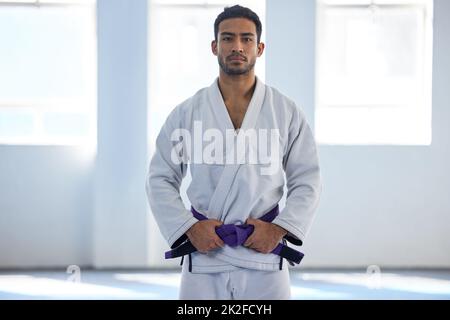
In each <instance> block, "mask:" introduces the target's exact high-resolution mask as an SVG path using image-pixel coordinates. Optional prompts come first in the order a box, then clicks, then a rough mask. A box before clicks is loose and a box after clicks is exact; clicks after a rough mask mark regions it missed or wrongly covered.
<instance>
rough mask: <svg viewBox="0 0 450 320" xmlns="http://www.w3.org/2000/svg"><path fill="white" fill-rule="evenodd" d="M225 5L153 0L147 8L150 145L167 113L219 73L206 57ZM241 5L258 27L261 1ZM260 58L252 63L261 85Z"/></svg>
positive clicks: (211, 58) (195, 0) (262, 13)
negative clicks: (216, 21) (253, 17)
mask: <svg viewBox="0 0 450 320" xmlns="http://www.w3.org/2000/svg"><path fill="white" fill-rule="evenodd" d="M234 4H236V3H235V2H234V1H230V0H222V1H220V0H219V1H217V0H209V1H200V0H153V1H152V2H151V6H150V19H149V24H150V32H149V35H150V40H149V43H150V48H151V49H150V63H149V73H148V74H149V85H150V89H149V92H150V96H149V103H150V107H149V128H150V130H149V135H150V142H151V143H154V141H155V140H156V136H157V134H158V133H159V130H160V128H161V126H162V124H163V123H164V121H165V119H166V118H167V116H168V114H169V113H170V111H172V110H173V108H175V106H177V105H178V104H180V103H181V102H182V101H184V100H185V99H187V98H189V97H190V96H192V95H194V94H195V93H196V92H197V91H198V90H199V89H201V88H203V87H206V86H209V85H210V84H211V83H212V82H213V81H214V79H215V78H216V77H217V76H218V74H219V65H218V63H217V58H216V57H215V56H214V55H213V54H212V53H211V41H212V40H214V21H215V19H216V17H217V15H218V14H219V13H220V12H222V11H223V8H224V7H226V6H232V5H234ZM240 5H242V6H246V7H248V8H250V9H252V10H253V11H255V12H256V13H257V14H258V16H259V18H260V19H261V23H262V24H263V34H262V36H261V41H264V30H265V28H264V27H265V24H264V18H265V1H259V0H246V1H241V2H240ZM264 61H265V60H264V54H263V56H262V57H261V58H259V59H258V60H257V63H256V67H255V68H256V69H255V70H256V74H257V75H258V77H259V78H261V79H262V80H264V71H265V68H264V65H265V62H264Z"/></svg>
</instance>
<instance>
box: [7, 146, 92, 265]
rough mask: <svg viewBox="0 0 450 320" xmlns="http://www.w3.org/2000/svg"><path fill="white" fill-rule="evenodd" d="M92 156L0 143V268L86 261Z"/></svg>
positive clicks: (66, 149) (88, 255)
mask: <svg viewBox="0 0 450 320" xmlns="http://www.w3.org/2000/svg"><path fill="white" fill-rule="evenodd" d="M93 165H94V156H93V154H91V153H85V152H84V151H83V150H79V149H77V148H74V147H49V146H34V147H33V146H0V268H13V267H55V266H68V265H70V264H78V265H88V264H90V263H91V250H90V247H91V237H92V195H93V194H92V173H93Z"/></svg>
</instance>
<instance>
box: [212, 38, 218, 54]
mask: <svg viewBox="0 0 450 320" xmlns="http://www.w3.org/2000/svg"><path fill="white" fill-rule="evenodd" d="M211 51H212V53H213V54H214V55H215V56H217V41H216V40H213V41H211Z"/></svg>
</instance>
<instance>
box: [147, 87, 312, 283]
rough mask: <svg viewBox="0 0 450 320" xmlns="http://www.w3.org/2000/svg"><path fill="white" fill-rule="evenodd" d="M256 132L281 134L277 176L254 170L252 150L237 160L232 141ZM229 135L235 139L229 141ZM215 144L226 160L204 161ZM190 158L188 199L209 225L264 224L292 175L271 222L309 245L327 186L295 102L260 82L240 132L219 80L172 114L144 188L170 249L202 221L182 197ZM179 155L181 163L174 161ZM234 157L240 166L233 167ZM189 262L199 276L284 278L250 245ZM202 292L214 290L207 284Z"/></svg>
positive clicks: (271, 258)
mask: <svg viewBox="0 0 450 320" xmlns="http://www.w3.org/2000/svg"><path fill="white" fill-rule="evenodd" d="M199 124H200V126H199ZM177 129H178V133H177ZM180 129H182V130H184V131H187V132H189V133H191V134H192V137H193V142H192V143H186V139H185V140H184V141H183V140H182V139H180V138H179V136H180V134H179V133H180V132H181V131H180ZM251 129H253V130H256V131H258V132H266V131H267V132H269V131H270V132H278V136H276V139H275V140H276V141H277V142H278V144H279V148H280V150H279V152H278V154H277V156H276V158H275V160H276V161H274V159H273V158H272V159H271V160H270V161H271V163H272V162H275V163H278V166H279V168H278V170H276V172H275V173H273V172H271V173H270V174H262V170H263V169H264V168H266V169H267V168H268V167H269V165H268V164H267V163H264V164H262V163H256V164H255V163H250V160H248V159H250V156H249V154H250V153H251V151H252V147H251V146H250V147H248V148H247V149H245V152H244V153H243V154H237V155H236V154H234V155H233V151H232V150H233V149H232V147H230V145H232V143H230V141H232V142H233V141H234V143H235V142H236V139H238V138H239V137H240V138H242V135H245V132H247V131H250V130H251ZM208 130H209V135H206V134H205V135H206V136H207V137H209V140H208V139H205V135H204V136H203V139H204V140H206V142H205V141H202V140H201V139H202V135H199V134H198V133H199V132H200V133H206V132H207V131H208ZM211 130H212V132H213V133H221V134H222V136H223V137H227V139H226V141H220V140H221V139H219V138H217V136H215V135H214V137H215V139H212V138H211V136H212V135H211ZM214 130H215V131H214ZM230 131H231V132H232V133H234V134H232V135H231V139H228V138H229V137H230V134H229V133H230ZM174 133H175V134H174ZM196 133H197V135H196ZM199 136H200V137H199ZM174 137H178V140H177V139H174ZM185 137H186V136H184V138H185ZM199 139H200V140H199ZM233 139H234V140H233ZM269 140H270V138H269ZM211 141H212V142H211ZM199 144H200V145H202V146H203V149H202V150H200V153H199V152H198V150H194V145H195V146H197V147H198V145H199ZM211 144H213V145H214V146H215V147H217V149H216V150H219V149H221V148H223V153H224V154H225V155H226V159H222V161H221V160H220V159H219V158H217V159H219V160H217V161H216V162H213V163H211V162H208V163H205V162H206V161H203V162H202V161H198V160H199V159H200V160H201V157H202V152H203V151H205V150H206V148H207V146H208V145H211ZM177 148H178V149H177ZM269 149H270V146H269ZM174 150H176V152H175V151H174ZM270 150H272V149H270ZM274 150H275V149H274ZM253 151H254V150H253ZM235 153H239V151H236V152H235ZM186 154H189V160H190V162H189V168H190V172H191V176H192V182H191V184H190V185H189V187H188V189H187V195H188V198H189V200H190V202H191V204H192V206H193V207H194V208H195V209H196V210H197V211H198V212H200V213H202V214H203V215H205V216H207V217H208V218H214V219H218V220H221V221H223V222H224V223H226V224H243V223H245V221H246V219H247V218H249V217H252V218H259V217H261V216H262V215H264V214H265V213H267V212H268V211H270V210H271V209H272V208H274V207H275V205H276V204H277V203H278V202H279V200H280V199H281V198H282V196H283V187H284V183H285V175H286V183H287V198H286V205H285V207H284V208H283V209H282V210H281V211H280V214H279V215H278V216H277V217H276V218H275V220H273V221H272V223H274V224H277V225H279V226H281V227H282V228H284V229H286V230H287V231H288V232H289V234H290V235H291V236H293V237H294V238H296V239H299V240H301V241H303V240H304V238H305V235H306V233H307V231H308V229H309V227H310V225H311V222H312V220H313V215H314V211H315V209H316V207H317V205H318V201H319V196H320V192H321V182H320V172H319V165H318V158H317V150H316V144H315V141H314V138H313V135H312V132H311V129H310V127H309V125H308V124H307V122H306V119H305V116H304V113H303V111H302V110H301V109H300V108H299V107H298V106H296V104H295V103H294V102H293V101H291V100H290V99H288V98H287V97H285V96H284V95H282V94H281V93H280V92H279V91H277V90H276V89H274V88H272V87H269V86H267V85H265V84H264V83H262V82H261V81H260V80H259V79H258V78H257V82H256V87H255V91H254V93H253V96H252V99H251V101H250V104H249V106H248V108H247V111H246V114H245V117H244V119H243V122H242V126H241V128H240V130H239V132H238V133H236V132H235V131H234V126H233V123H232V121H231V119H230V116H229V114H228V111H227V109H226V106H225V104H224V101H223V98H222V95H221V92H220V89H219V87H218V79H216V80H215V81H214V83H213V84H212V85H211V86H210V87H207V88H204V89H202V90H200V91H198V92H197V93H196V94H195V95H194V96H193V97H191V98H189V99H188V100H186V101H184V102H183V103H181V104H180V105H178V106H177V107H176V108H175V109H174V110H173V111H172V112H171V114H170V115H169V117H168V118H167V120H166V122H165V123H164V125H163V127H162V129H161V131H160V133H159V135H158V137H157V141H156V150H155V153H154V155H153V158H152V160H151V163H150V168H149V173H148V177H147V184H146V187H147V194H148V198H149V203H150V206H151V209H152V212H153V214H154V216H155V220H156V222H157V224H158V226H159V228H160V231H161V232H162V234H163V236H164V237H165V239H166V240H167V242H168V244H169V246H172V245H173V244H174V242H175V241H176V240H178V239H179V238H180V237H181V236H182V235H183V234H184V233H185V232H186V231H187V230H188V229H189V228H190V227H191V226H192V225H193V224H194V223H196V222H197V221H198V220H197V219H196V218H194V217H193V215H192V213H191V212H190V210H188V209H186V207H185V205H184V204H183V202H182V200H181V196H180V194H179V187H180V185H181V182H182V179H183V177H184V176H185V175H186V170H187V168H188V164H187V163H186ZM230 154H231V156H230V157H228V156H229V155H230ZM174 155H175V158H177V157H178V160H179V161H180V163H176V162H174V161H173V160H174ZM183 156H184V158H183ZM272 156H273V155H272ZM233 157H234V159H240V160H239V161H234V162H228V161H229V160H228V159H233ZM239 157H244V158H239ZM215 159H216V158H215ZM242 160H244V162H245V163H242ZM208 161H210V160H208ZM230 163H231V164H230ZM283 171H284V172H283ZM191 258H192V260H191V262H192V273H193V274H202V273H217V272H224V273H227V272H230V271H239V270H241V269H242V268H244V269H253V270H260V271H279V266H280V257H279V256H277V255H275V254H263V253H259V252H257V251H255V250H253V249H249V248H246V247H244V246H238V247H230V246H227V245H226V246H224V247H223V248H220V249H217V250H214V251H210V252H209V253H208V254H201V253H199V252H194V253H193V254H192V255H191ZM185 264H187V263H186V260H185ZM284 265H286V264H285V263H284ZM278 273H280V272H278ZM255 274H259V273H258V272H256V273H255ZM199 279H201V278H199ZM199 281H201V280H199ZM248 285H250V284H248ZM252 285H253V284H252ZM199 286H211V284H210V283H208V282H205V283H204V284H203V285H202V284H199Z"/></svg>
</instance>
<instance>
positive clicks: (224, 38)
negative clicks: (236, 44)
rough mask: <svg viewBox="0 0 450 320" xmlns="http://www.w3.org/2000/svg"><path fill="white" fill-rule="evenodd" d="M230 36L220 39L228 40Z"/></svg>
mask: <svg viewBox="0 0 450 320" xmlns="http://www.w3.org/2000/svg"><path fill="white" fill-rule="evenodd" d="M230 39H231V38H230V37H223V38H222V40H224V41H228V40H230Z"/></svg>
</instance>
